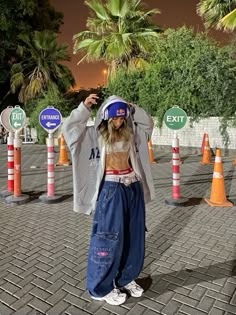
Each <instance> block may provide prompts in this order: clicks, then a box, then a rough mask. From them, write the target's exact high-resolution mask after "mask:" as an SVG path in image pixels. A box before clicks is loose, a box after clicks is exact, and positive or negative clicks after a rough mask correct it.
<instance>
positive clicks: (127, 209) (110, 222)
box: [87, 181, 145, 297]
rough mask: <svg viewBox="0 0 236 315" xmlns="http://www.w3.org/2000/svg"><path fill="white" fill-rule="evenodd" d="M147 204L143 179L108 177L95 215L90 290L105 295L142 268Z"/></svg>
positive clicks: (133, 276)
mask: <svg viewBox="0 0 236 315" xmlns="http://www.w3.org/2000/svg"><path fill="white" fill-rule="evenodd" d="M144 250H145V205H144V198H143V190H142V187H141V183H140V182H139V181H136V182H134V183H131V184H130V185H128V186H126V185H124V184H121V183H119V182H111V181H105V182H103V184H102V188H101V190H100V193H99V197H98V202H97V207H96V211H95V214H94V219H93V227H92V233H91V240H90V247H89V253H88V266H87V290H88V291H89V293H90V294H91V295H92V296H96V297H103V296H105V295H106V294H108V293H109V292H111V291H112V290H113V288H114V284H115V286H116V287H117V288H121V287H124V286H125V285H126V284H128V283H130V282H131V281H132V280H134V279H135V278H137V277H138V275H139V273H140V272H141V270H142V266H143V261H144Z"/></svg>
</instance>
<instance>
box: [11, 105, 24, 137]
mask: <svg viewBox="0 0 236 315" xmlns="http://www.w3.org/2000/svg"><path fill="white" fill-rule="evenodd" d="M9 123H10V126H11V127H12V129H13V130H14V131H19V130H21V129H22V128H23V127H24V126H25V124H26V115H25V112H24V110H23V109H22V108H21V107H20V106H19V105H16V106H15V107H14V108H13V109H12V110H11V112H10V116H9Z"/></svg>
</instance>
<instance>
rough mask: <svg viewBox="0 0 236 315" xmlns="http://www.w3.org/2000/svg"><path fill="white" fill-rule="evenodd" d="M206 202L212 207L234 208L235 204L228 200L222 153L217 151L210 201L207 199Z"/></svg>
mask: <svg viewBox="0 0 236 315" xmlns="http://www.w3.org/2000/svg"><path fill="white" fill-rule="evenodd" d="M205 201H206V202H207V203H208V204H209V205H210V206H212V207H216V206H218V207H232V206H233V204H232V203H231V202H229V201H228V200H227V199H226V195H225V187H224V175H223V167H222V160H221V151H220V149H216V157H215V164H214V171H213V180H212V185H211V196H210V199H208V198H205Z"/></svg>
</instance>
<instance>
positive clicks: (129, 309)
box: [0, 145, 236, 315]
mask: <svg viewBox="0 0 236 315" xmlns="http://www.w3.org/2000/svg"><path fill="white" fill-rule="evenodd" d="M57 151H58V150H57ZM154 156H155V157H156V158H157V161H158V163H157V164H152V166H151V167H152V172H153V177H154V184H155V190H156V198H155V200H154V201H153V202H152V203H150V204H149V205H148V207H147V214H146V219H147V228H148V232H147V234H146V256H145V263H144V267H143V270H142V273H141V274H140V278H139V279H138V282H139V283H140V284H141V285H142V286H143V287H144V289H145V293H144V295H143V296H142V297H141V298H138V299H135V298H129V299H128V300H127V301H126V303H125V304H124V305H122V306H111V305H108V304H106V303H104V302H97V301H93V300H92V299H91V298H90V297H89V295H88V294H87V292H86V291H85V277H86V258H87V249H88V242H89V234H90V227H91V222H92V217H89V216H85V215H81V214H76V213H74V212H73V211H72V203H73V201H72V194H73V190H72V189H73V187H72V172H71V166H68V167H61V166H59V167H56V169H55V191H56V194H60V195H63V197H64V199H63V201H61V202H59V203H56V204H44V203H42V202H41V201H39V199H38V197H39V196H40V195H41V194H43V193H45V191H46V181H47V170H46V166H47V165H46V160H47V155H46V147H45V146H40V145H23V146H22V192H24V193H26V194H28V195H29V196H30V202H28V203H26V204H24V205H8V204H6V203H5V202H4V200H3V199H2V200H1V201H0V315H12V314H15V315H20V314H22V315H28V314H29V315H40V314H47V315H62V314H63V315H88V314H95V315H111V314H117V315H157V314H163V315H188V314H189V315H206V314H210V315H233V314H236V247H235V244H236V207H235V206H234V207H231V208H229V207H210V206H208V205H207V204H206V203H205V202H204V199H203V198H204V197H209V196H210V189H211V181H212V171H213V166H212V165H201V164H200V163H199V161H200V159H201V157H200V156H199V155H185V156H183V157H181V158H182V160H183V162H184V163H183V164H182V165H181V167H180V174H181V195H182V196H183V197H186V198H188V199H189V201H188V203H187V205H186V206H184V207H174V206H168V205H166V204H165V199H167V198H169V197H171V189H172V179H171V163H170V159H171V153H170V152H168V151H166V152H158V148H157V152H155V154H154ZM56 159H57V154H56V156H55V162H56ZM233 160H234V156H227V157H223V161H224V163H223V168H224V179H225V190H226V193H227V196H228V199H230V200H231V201H233V202H236V193H235V191H236V173H235V166H234V165H233V164H232V161H233ZM6 164H7V151H6V145H1V146H0V191H3V190H6V187H7V169H6Z"/></svg>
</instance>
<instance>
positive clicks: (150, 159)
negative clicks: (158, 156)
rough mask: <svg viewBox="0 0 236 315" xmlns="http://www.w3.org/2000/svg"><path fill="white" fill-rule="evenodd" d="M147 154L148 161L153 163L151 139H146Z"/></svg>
mask: <svg viewBox="0 0 236 315" xmlns="http://www.w3.org/2000/svg"><path fill="white" fill-rule="evenodd" d="M148 154H149V161H150V162H151V163H152V164H155V163H156V161H155V160H154V158H153V150H152V141H151V140H149V141H148Z"/></svg>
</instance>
